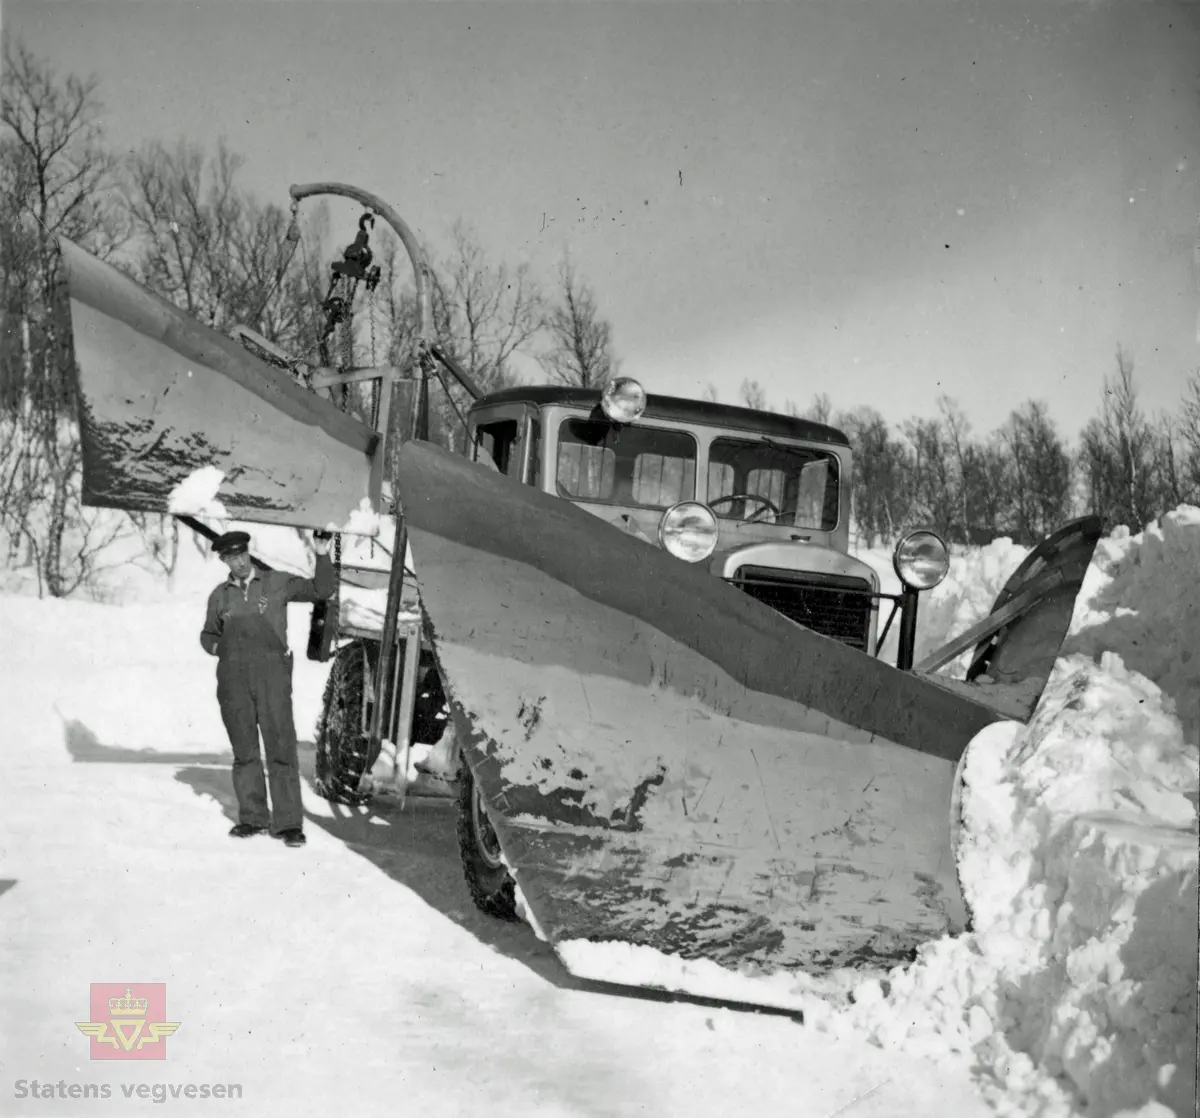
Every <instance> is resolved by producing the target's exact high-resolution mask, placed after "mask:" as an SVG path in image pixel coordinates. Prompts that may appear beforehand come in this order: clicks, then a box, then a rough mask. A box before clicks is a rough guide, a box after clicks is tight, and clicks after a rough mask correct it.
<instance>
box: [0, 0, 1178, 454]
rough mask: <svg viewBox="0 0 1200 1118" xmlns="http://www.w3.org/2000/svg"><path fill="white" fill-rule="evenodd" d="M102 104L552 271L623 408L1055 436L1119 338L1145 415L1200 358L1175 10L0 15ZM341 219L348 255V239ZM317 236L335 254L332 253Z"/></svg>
mask: <svg viewBox="0 0 1200 1118" xmlns="http://www.w3.org/2000/svg"><path fill="white" fill-rule="evenodd" d="M3 17H4V32H5V34H6V35H18V36H20V37H22V38H23V39H24V40H25V41H26V42H27V43H28V45H29V46H30V47H31V48H33V49H34V50H35V51H36V52H37V53H38V54H41V55H42V56H44V57H48V58H49V59H50V60H51V61H52V62H53V63H54V64H55V65H56V66H57V67H60V68H62V69H63V70H67V71H73V72H76V73H80V74H88V73H94V74H96V76H97V77H99V79H100V81H101V83H102V84H101V95H102V97H103V99H104V102H105V105H106V115H105V125H106V128H107V131H108V134H109V137H110V139H111V141H112V142H113V143H115V144H117V145H120V146H123V147H136V146H137V145H139V144H140V143H141V142H142V141H144V140H149V139H165V140H173V139H175V138H178V137H188V138H189V139H191V140H194V141H197V142H199V143H201V144H204V145H213V144H215V143H216V141H217V139H218V137H220V136H224V137H225V138H226V139H227V140H228V142H229V144H230V145H231V146H232V147H233V148H234V149H235V150H237V151H239V152H241V153H243V154H244V155H245V156H246V158H247V162H246V166H245V169H244V172H243V178H242V181H243V184H244V185H245V186H246V187H248V188H250V189H252V190H253V191H255V193H257V194H258V195H259V196H260V197H263V198H271V199H275V200H277V201H279V202H280V204H286V203H287V202H288V197H287V188H288V186H289V185H290V184H291V183H293V182H307V181H313V180H318V179H336V180H340V181H343V182H351V183H355V184H357V185H360V186H362V187H364V188H366V189H369V190H373V191H375V192H377V193H379V194H382V195H383V196H384V197H386V198H387V199H388V200H389V201H391V202H392V203H393V205H395V206H396V207H397V209H398V210H399V211H400V213H401V214H402V215H403V216H404V217H405V218H406V220H408V221H409V223H410V224H411V225H413V226H414V227H415V228H416V229H417V230H418V231H419V232H420V233H422V234H423V235H424V236H426V237H427V238H429V240H430V241H431V242H432V243H433V245H434V246H435V247H436V246H439V245H440V246H444V245H445V244H446V241H447V236H448V232H449V229H450V226H451V225H452V223H453V222H454V220H455V219H456V218H459V217H462V218H465V219H466V220H468V221H469V222H471V223H472V224H473V225H474V226H475V227H476V228H477V230H478V232H479V234H480V236H481V239H482V241H483V243H484V245H485V246H486V247H487V249H488V250H489V252H490V254H491V255H492V256H493V258H494V259H497V260H499V259H504V260H507V261H510V262H513V263H516V262H519V261H520V260H523V259H527V260H529V261H530V262H531V265H532V267H533V268H534V270H535V273H536V274H537V275H538V276H539V278H541V279H542V280H543V281H549V280H551V279H552V278H553V269H554V265H555V263H556V261H557V259H558V257H559V255H560V254H561V252H562V251H563V249H564V248H569V249H570V252H571V254H572V256H573V258H574V260H575V262H576V264H577V266H578V268H579V270H580V272H581V273H582V274H583V276H584V277H585V278H586V279H587V280H588V281H589V282H590V283H591V284H592V285H593V287H594V288H595V290H596V293H597V295H598V298H599V301H600V306H601V310H602V312H603V313H604V314H605V315H606V316H607V317H608V318H609V319H610V320H611V321H612V323H613V326H614V331H615V341H616V347H617V351H618V354H619V356H620V357H621V358H622V359H623V361H624V370H625V371H626V372H629V373H631V374H633V375H636V376H638V377H640V378H641V379H643V380H644V382H645V383H646V384H647V386H648V387H649V388H650V389H651V390H652V391H655V390H657V391H662V392H670V393H676V394H684V395H691V394H699V393H701V392H702V391H703V389H704V386H705V385H706V384H707V383H708V382H710V381H711V382H713V383H715V384H716V385H717V386H718V388H719V390H720V392H721V398H722V399H725V400H730V401H732V400H733V399H734V398H735V396H736V391H737V387H738V385H739V384H740V383H741V381H742V379H743V378H744V377H755V378H757V379H759V380H760V381H762V382H763V383H764V385H766V387H767V388H768V391H769V394H770V396H771V397H772V399H773V400H774V401H775V402H776V403H782V400H783V398H785V397H790V398H792V399H794V400H795V401H796V402H797V403H801V404H804V403H807V402H808V400H810V399H811V397H812V395H813V393H814V392H816V391H826V392H828V393H829V395H830V396H831V397H832V399H833V401H834V404H835V406H837V407H852V406H855V405H858V404H873V405H874V406H876V407H878V408H879V409H880V410H881V411H883V412H884V414H885V415H886V416H888V418H889V419H892V420H894V421H899V420H901V419H903V418H905V417H906V416H908V415H911V414H932V412H933V410H934V407H935V399H936V397H937V395H938V394H939V393H941V392H947V393H949V394H950V395H952V396H954V397H956V398H957V399H958V400H960V402H961V403H962V404H963V406H964V407H965V409H966V411H967V413H968V416H969V417H970V418H971V420H972V421H973V423H974V424H975V426H976V428H978V429H983V430H990V429H991V428H993V427H994V426H996V425H998V424H999V423H1000V422H1001V421H1002V420H1003V419H1004V417H1005V416H1006V414H1007V412H1008V411H1009V410H1010V409H1011V408H1013V407H1015V406H1017V405H1018V404H1019V403H1020V402H1021V401H1022V400H1024V399H1026V398H1028V397H1030V396H1033V397H1037V398H1041V399H1044V400H1046V401H1047V402H1048V404H1049V405H1050V409H1051V413H1052V414H1053V415H1054V417H1055V418H1056V419H1057V420H1059V422H1060V423H1061V424H1062V425H1063V427H1064V429H1065V430H1066V433H1067V434H1068V435H1070V436H1071V437H1072V438H1073V437H1074V436H1075V435H1076V434H1077V432H1078V429H1079V427H1080V426H1081V424H1082V423H1083V422H1084V421H1085V420H1086V419H1087V418H1088V416H1090V415H1091V414H1092V413H1093V412H1094V410H1095V409H1096V408H1097V406H1098V403H1099V398H1100V391H1101V380H1102V378H1103V376H1104V375H1106V374H1107V373H1110V372H1111V371H1112V370H1113V369H1114V368H1115V361H1114V356H1113V355H1114V351H1115V348H1116V346H1117V344H1118V343H1121V344H1123V345H1124V346H1125V347H1126V348H1127V349H1128V350H1129V351H1130V352H1131V353H1132V354H1133V356H1134V359H1135V362H1136V368H1137V373H1138V376H1139V379H1140V383H1141V387H1142V394H1143V400H1144V403H1145V404H1146V405H1147V406H1148V407H1149V408H1150V409H1151V410H1155V409H1158V408H1163V407H1171V406H1173V405H1174V403H1175V402H1176V401H1177V400H1178V397H1179V395H1180V392H1181V388H1182V383H1183V380H1184V378H1185V376H1186V375H1187V374H1188V372H1190V371H1191V370H1192V369H1194V368H1195V367H1196V366H1197V365H1200V177H1198V176H1200V6H1198V5H1196V4H1187V3H1185V4H1181V5H1179V6H1174V5H1171V4H1167V3H1152V2H1151V3H1147V2H1141V0H1099V2H1087V0H1042V2H1037V3H1026V2H1024V0H989V2H980V0H953V2H950V0H836V2H835V0H813V2H806V0H796V2H794V3H773V4H768V3H736V2H732V0H730V2H719V0H718V2H710V3H705V4H694V3H685V2H682V0H680V2H674V0H671V2H668V0H660V2H657V3H649V2H647V3H632V2H627V3H619V4H618V3H607V2H604V3H600V2H592V0H586V2H585V0H580V2H575V3H567V2H559V3H532V2H516V0H513V2H507V0H501V2H493V3H488V4H473V3H465V2H459V0H442V2H439V3H402V2H396V3H358V2H324V3H298V2H297V3H292V2H283V0H281V2H275V3H256V2H238V3H232V4H224V3H199V4H196V3H189V4H183V3H167V2H163V3H137V4H125V3H121V4H116V3H107V2H85V3H79V2H53V3H32V2H29V0H6V3H5V4H4V10H3ZM353 231H354V230H353V226H352V221H351V223H350V224H349V227H348V229H347V233H348V234H352V233H353ZM346 239H347V240H349V236H347V238H346Z"/></svg>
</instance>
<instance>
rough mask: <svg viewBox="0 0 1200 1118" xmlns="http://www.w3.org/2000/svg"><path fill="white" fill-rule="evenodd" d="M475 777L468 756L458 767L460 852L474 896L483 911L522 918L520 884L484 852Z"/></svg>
mask: <svg viewBox="0 0 1200 1118" xmlns="http://www.w3.org/2000/svg"><path fill="white" fill-rule="evenodd" d="M474 795H475V779H474V777H472V776H471V770H470V768H469V767H468V766H467V762H466V761H465V760H463V761H462V763H461V765H460V767H459V770H458V820H457V826H456V829H457V831H458V853H459V858H460V860H461V861H462V868H463V877H465V878H466V880H467V889H468V890H469V891H470V893H471V900H472V901H474V902H475V907H476V908H477V909H479V911H480V912H483V913H486V914H487V915H488V916H495V917H497V918H499V919H501V920H513V921H518V920H520V917H519V916H518V915H517V893H516V884H515V883H514V882H513V879H512V877H511V875H510V874H509V872H508V870H506V869H505V868H504V867H503V866H500V867H493V866H489V865H488V864H487V862H486V861H485V860H484V858H483V855H482V854H481V853H480V838H479V835H477V834H476V831H475V820H474V815H473V813H472V811H471V799H472V797H473V796H474Z"/></svg>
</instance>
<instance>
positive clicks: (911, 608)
mask: <svg viewBox="0 0 1200 1118" xmlns="http://www.w3.org/2000/svg"><path fill="white" fill-rule="evenodd" d="M920 597H921V595H920V592H919V591H917V590H914V589H913V588H912V587H911V586H906V587H905V588H904V589H903V590H902V591H901V592H900V637H899V647H898V648H897V649H896V667H898V668H899V669H900V670H901V671H902V672H907V671H911V670H912V666H913V646H914V645H915V643H916V639H917V602H918V601H920Z"/></svg>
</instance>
